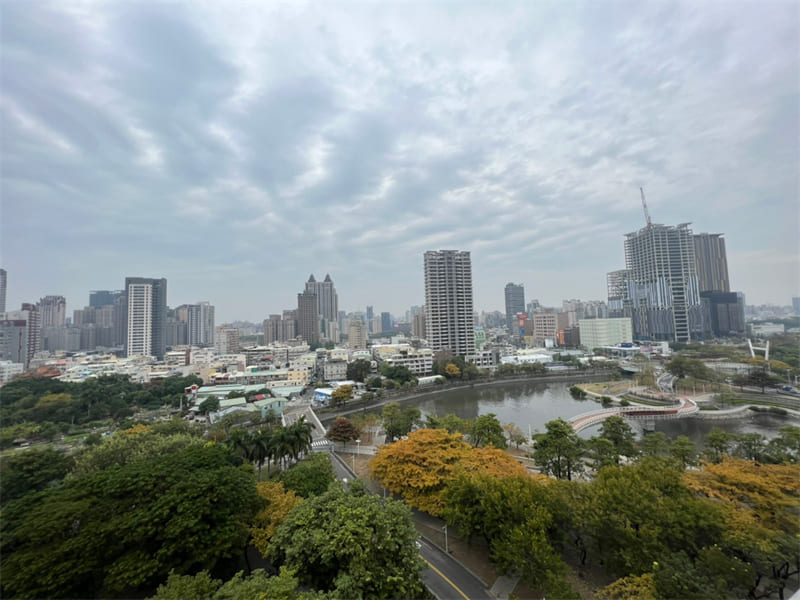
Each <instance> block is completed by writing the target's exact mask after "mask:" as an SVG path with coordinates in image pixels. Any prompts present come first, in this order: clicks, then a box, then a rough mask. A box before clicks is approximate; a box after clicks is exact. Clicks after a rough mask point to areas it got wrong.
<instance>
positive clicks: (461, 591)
mask: <svg viewBox="0 0 800 600" xmlns="http://www.w3.org/2000/svg"><path fill="white" fill-rule="evenodd" d="M330 456H331V464H332V465H333V472H334V473H335V474H336V477H338V478H339V479H340V480H345V479H346V480H347V481H351V480H352V479H353V478H354V475H353V472H352V466H351V465H350V464H349V463H347V459H346V458H345V457H338V456H337V455H335V454H331V455H330ZM420 544H421V546H422V547H421V548H420V556H421V557H422V559H423V560H424V561H425V563H426V564H427V565H428V568H427V569H425V570H424V571H423V572H422V580H423V581H424V582H425V585H426V586H428V589H429V590H430V591H431V593H433V595H435V596H436V597H437V598H438V599H439V600H450V599H453V600H464V599H466V600H494V598H493V597H492V596H491V595H490V594H489V592H488V590H487V589H486V586H485V585H484V584H483V583H482V582H481V581H480V580H478V579H477V578H476V577H475V576H474V575H473V574H472V573H470V572H469V571H467V570H466V569H465V568H464V567H463V565H461V563H459V562H458V561H456V560H455V559H453V558H452V557H450V556H448V555H447V554H445V553H444V552H443V551H441V550H439V548H438V547H436V546H434V545H433V544H431V543H430V542H428V541H427V540H425V539H422V540H420Z"/></svg>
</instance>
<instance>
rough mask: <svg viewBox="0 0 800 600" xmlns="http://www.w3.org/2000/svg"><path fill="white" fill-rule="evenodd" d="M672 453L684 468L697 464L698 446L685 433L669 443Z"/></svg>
mask: <svg viewBox="0 0 800 600" xmlns="http://www.w3.org/2000/svg"><path fill="white" fill-rule="evenodd" d="M669 453H670V455H671V456H672V457H673V458H674V459H675V460H676V461H678V464H679V465H680V466H681V469H682V470H685V469H686V467H690V466H695V465H697V447H696V446H695V444H694V442H693V441H692V440H690V439H689V438H688V437H686V436H685V435H679V436H678V437H676V438H675V439H674V440H672V443H671V444H670V445H669Z"/></svg>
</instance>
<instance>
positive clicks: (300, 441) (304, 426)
mask: <svg viewBox="0 0 800 600" xmlns="http://www.w3.org/2000/svg"><path fill="white" fill-rule="evenodd" d="M313 429H314V426H313V425H312V424H311V423H309V422H308V421H306V418H305V416H301V417H300V418H299V419H297V421H295V422H294V423H293V424H292V425H291V426H289V435H290V438H291V440H292V455H293V458H294V459H295V460H296V459H297V458H298V457H299V456H300V455H302V454H306V453H308V452H309V451H310V450H311V441H312V439H313V438H312V436H311V431H312V430H313Z"/></svg>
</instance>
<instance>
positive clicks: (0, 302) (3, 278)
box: [0, 269, 8, 313]
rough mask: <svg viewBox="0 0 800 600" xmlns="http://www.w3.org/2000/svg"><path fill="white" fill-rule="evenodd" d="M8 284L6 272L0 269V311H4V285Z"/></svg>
mask: <svg viewBox="0 0 800 600" xmlns="http://www.w3.org/2000/svg"><path fill="white" fill-rule="evenodd" d="M7 285H8V272H7V271H6V270H5V269H0V313H4V312H6V286H7Z"/></svg>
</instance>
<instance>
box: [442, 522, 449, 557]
mask: <svg viewBox="0 0 800 600" xmlns="http://www.w3.org/2000/svg"><path fill="white" fill-rule="evenodd" d="M442 530H443V531H444V552H445V554H449V553H450V550H448V548H447V523H445V524H444V527H442Z"/></svg>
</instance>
